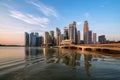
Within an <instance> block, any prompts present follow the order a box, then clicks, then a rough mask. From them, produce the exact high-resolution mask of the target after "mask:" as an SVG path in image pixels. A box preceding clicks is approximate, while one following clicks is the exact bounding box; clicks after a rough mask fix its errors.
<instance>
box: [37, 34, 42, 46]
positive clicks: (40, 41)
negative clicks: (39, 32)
mask: <svg viewBox="0 0 120 80" xmlns="http://www.w3.org/2000/svg"><path fill="white" fill-rule="evenodd" d="M42 44H43V37H42V36H40V37H38V46H42Z"/></svg>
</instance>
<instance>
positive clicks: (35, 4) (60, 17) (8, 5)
mask: <svg viewBox="0 0 120 80" xmlns="http://www.w3.org/2000/svg"><path fill="white" fill-rule="evenodd" d="M67 2H68V1H63V0H57V1H56V0H53V1H48V0H41V1H39V0H30V1H29V0H19V1H17V0H14V1H10V0H1V1H0V9H1V10H0V14H1V15H0V21H1V23H0V44H22V45H23V44H24V32H38V33H39V34H40V35H42V36H43V35H44V32H45V31H48V32H49V31H51V30H54V31H55V29H56V27H58V28H59V29H60V30H61V33H63V32H64V27H65V26H66V27H69V24H70V23H72V22H73V21H76V23H77V25H76V27H77V29H78V30H80V33H81V39H82V40H83V27H84V21H85V20H87V21H88V23H89V25H88V27H89V28H90V29H89V30H92V31H93V32H95V33H97V36H99V35H106V38H107V39H109V40H120V37H119V35H120V31H119V29H120V27H119V26H120V23H119V22H120V15H119V14H120V11H119V9H120V5H119V2H120V1H119V0H91V1H90V0H76V1H73V0H70V1H69V2H68V4H67V5H66V3H67ZM71 5H72V6H71Z"/></svg>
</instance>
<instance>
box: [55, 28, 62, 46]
mask: <svg viewBox="0 0 120 80" xmlns="http://www.w3.org/2000/svg"><path fill="white" fill-rule="evenodd" d="M60 35H61V31H60V29H59V28H56V45H60V43H59V42H60V41H59V40H60Z"/></svg>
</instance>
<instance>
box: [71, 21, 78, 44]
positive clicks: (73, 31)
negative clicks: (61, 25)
mask: <svg viewBox="0 0 120 80" xmlns="http://www.w3.org/2000/svg"><path fill="white" fill-rule="evenodd" d="M69 39H70V40H71V41H72V42H73V43H76V41H77V29H76V22H73V23H72V24H69Z"/></svg>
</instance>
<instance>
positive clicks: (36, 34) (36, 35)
mask: <svg viewBox="0 0 120 80" xmlns="http://www.w3.org/2000/svg"><path fill="white" fill-rule="evenodd" d="M34 36H35V37H36V43H35V46H39V43H38V38H39V33H37V32H35V35H34Z"/></svg>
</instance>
